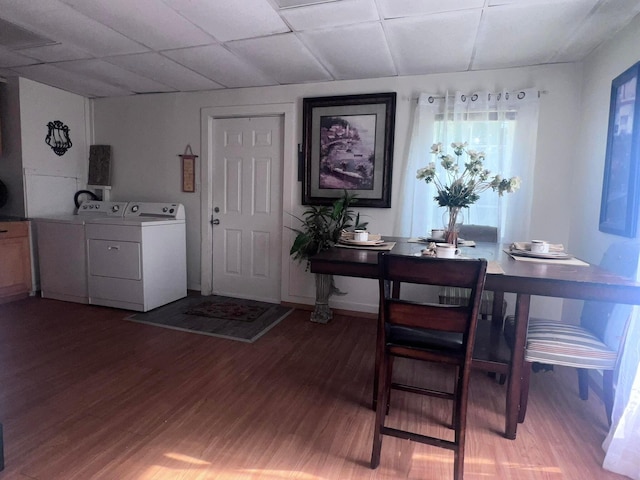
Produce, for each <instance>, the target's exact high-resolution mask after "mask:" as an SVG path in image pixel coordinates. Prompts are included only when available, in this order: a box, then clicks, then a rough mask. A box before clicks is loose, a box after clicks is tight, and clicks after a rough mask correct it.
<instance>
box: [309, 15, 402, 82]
mask: <svg viewBox="0 0 640 480" xmlns="http://www.w3.org/2000/svg"><path fill="white" fill-rule="evenodd" d="M299 35H300V38H301V39H302V41H303V42H304V43H306V44H307V46H308V47H309V48H310V49H311V50H312V51H313V52H314V53H315V54H316V56H317V57H318V58H320V59H321V61H322V63H323V64H324V66H325V67H327V69H328V70H329V72H331V74H332V75H333V77H334V78H336V79H338V80H348V79H354V78H377V77H389V76H393V75H396V70H395V67H394V65H393V60H392V59H391V54H390V52H389V48H388V47H387V43H386V40H385V36H384V32H383V31H382V27H381V26H380V23H379V22H375V23H369V24H365V25H354V26H350V27H343V28H333V29H330V30H313V31H309V32H305V33H301V34H299Z"/></svg>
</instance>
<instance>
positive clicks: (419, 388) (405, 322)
mask: <svg viewBox="0 0 640 480" xmlns="http://www.w3.org/2000/svg"><path fill="white" fill-rule="evenodd" d="M379 267H380V302H381V305H380V315H379V320H378V321H379V325H378V342H377V352H376V354H377V356H378V358H377V362H376V364H377V366H378V370H377V374H376V375H377V382H376V384H377V401H376V405H377V408H376V420H375V422H376V423H375V433H374V438H373V452H372V454H371V468H376V467H378V465H379V464H380V453H381V449H382V436H383V435H390V436H394V437H398V438H403V439H409V440H413V441H415V442H421V443H426V444H429V445H434V446H437V447H442V448H447V449H450V450H453V452H454V469H453V470H454V479H455V480H462V478H463V467H464V446H465V434H466V420H467V400H468V395H469V374H470V372H471V360H472V353H473V344H474V340H475V334H476V326H477V323H478V309H479V306H480V300H481V297H482V291H483V288H484V282H485V274H486V270H487V261H486V260H484V259H480V260H477V259H442V258H432V257H409V256H402V255H393V254H389V253H384V252H383V253H382V254H381V255H380V258H379ZM402 283H410V284H418V285H434V286H438V287H440V286H455V287H463V288H468V289H470V291H471V294H470V296H469V302H468V303H467V304H465V305H442V304H439V303H436V302H434V303H423V302H417V301H411V300H403V299H400V298H397V296H396V295H395V292H394V291H393V289H392V286H393V287H394V289H395V287H396V286H397V285H399V284H402ZM396 292H397V290H396ZM394 357H403V358H406V359H410V360H418V361H424V362H433V363H438V364H444V365H448V366H450V367H451V370H452V371H454V372H455V382H454V387H453V391H452V392H449V391H440V390H435V389H432V388H428V387H426V386H424V385H406V384H401V383H396V382H394V381H393V380H394V379H393V359H394ZM391 389H396V390H402V391H405V392H410V393H414V394H422V395H429V396H434V397H438V398H444V399H449V400H452V401H453V416H452V418H453V421H452V426H453V429H454V439H453V441H450V440H446V439H443V438H438V437H432V436H426V435H421V434H417V433H414V432H408V431H404V430H400V429H398V428H394V427H389V426H387V425H385V417H386V413H387V410H388V409H389V408H390V402H389V399H390V393H391Z"/></svg>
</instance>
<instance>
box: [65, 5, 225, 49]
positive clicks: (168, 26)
mask: <svg viewBox="0 0 640 480" xmlns="http://www.w3.org/2000/svg"><path fill="white" fill-rule="evenodd" d="M62 1H63V2H64V3H66V4H68V5H70V6H72V7H73V8H75V9H76V10H78V11H79V12H81V13H83V14H84V15H86V16H87V17H90V18H93V19H94V20H97V21H99V22H101V23H104V24H105V25H109V26H111V28H113V29H114V30H116V31H118V32H120V33H122V34H123V35H126V36H127V37H129V38H131V39H133V40H136V41H137V42H140V43H142V44H143V45H146V46H147V47H149V48H152V49H155V50H161V49H165V48H182V47H190V46H194V45H206V44H209V43H212V42H213V39H212V38H211V36H209V35H207V34H206V33H205V32H203V31H202V30H201V29H199V28H198V27H196V26H194V25H193V24H192V23H191V22H189V21H188V20H187V19H186V18H184V17H183V16H182V15H179V14H178V13H177V12H176V11H175V10H173V9H172V8H170V7H169V6H168V5H166V4H165V3H163V2H161V1H158V0H109V1H104V0H62Z"/></svg>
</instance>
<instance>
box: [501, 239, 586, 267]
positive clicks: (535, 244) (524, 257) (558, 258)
mask: <svg viewBox="0 0 640 480" xmlns="http://www.w3.org/2000/svg"><path fill="white" fill-rule="evenodd" d="M504 251H505V252H506V253H508V254H509V255H510V256H511V258H513V259H514V260H518V261H529V262H543V263H546V262H549V261H551V262H552V263H562V264H569V265H583V266H586V265H589V264H588V263H586V262H583V261H582V260H578V259H577V258H575V257H574V256H573V255H571V254H570V253H568V252H566V251H565V249H564V245H563V244H561V243H551V242H548V241H546V240H531V241H529V242H513V243H512V244H511V245H509V247H508V248H505V249H504Z"/></svg>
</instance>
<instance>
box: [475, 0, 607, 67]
mask: <svg viewBox="0 0 640 480" xmlns="http://www.w3.org/2000/svg"><path fill="white" fill-rule="evenodd" d="M596 1H597V0H581V1H574V2H558V3H550V4H544V5H541V4H537V3H534V4H526V5H520V4H516V5H508V6H503V7H491V8H488V9H487V10H486V11H485V12H484V15H483V17H482V23H481V25H480V29H479V31H478V38H477V46H476V54H475V58H474V61H473V64H472V69H473V70H482V69H488V68H506V67H512V66H520V65H537V64H541V63H545V62H547V61H549V59H550V58H551V57H552V56H553V55H554V54H555V52H556V51H557V49H558V48H559V46H560V45H562V44H563V42H564V41H566V39H568V38H570V37H571V35H572V33H573V32H574V31H575V29H576V26H577V25H579V24H580V23H581V22H582V21H583V20H584V19H585V18H586V17H587V15H588V14H589V12H590V11H591V9H592V8H593V7H594V4H595V2H596Z"/></svg>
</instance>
